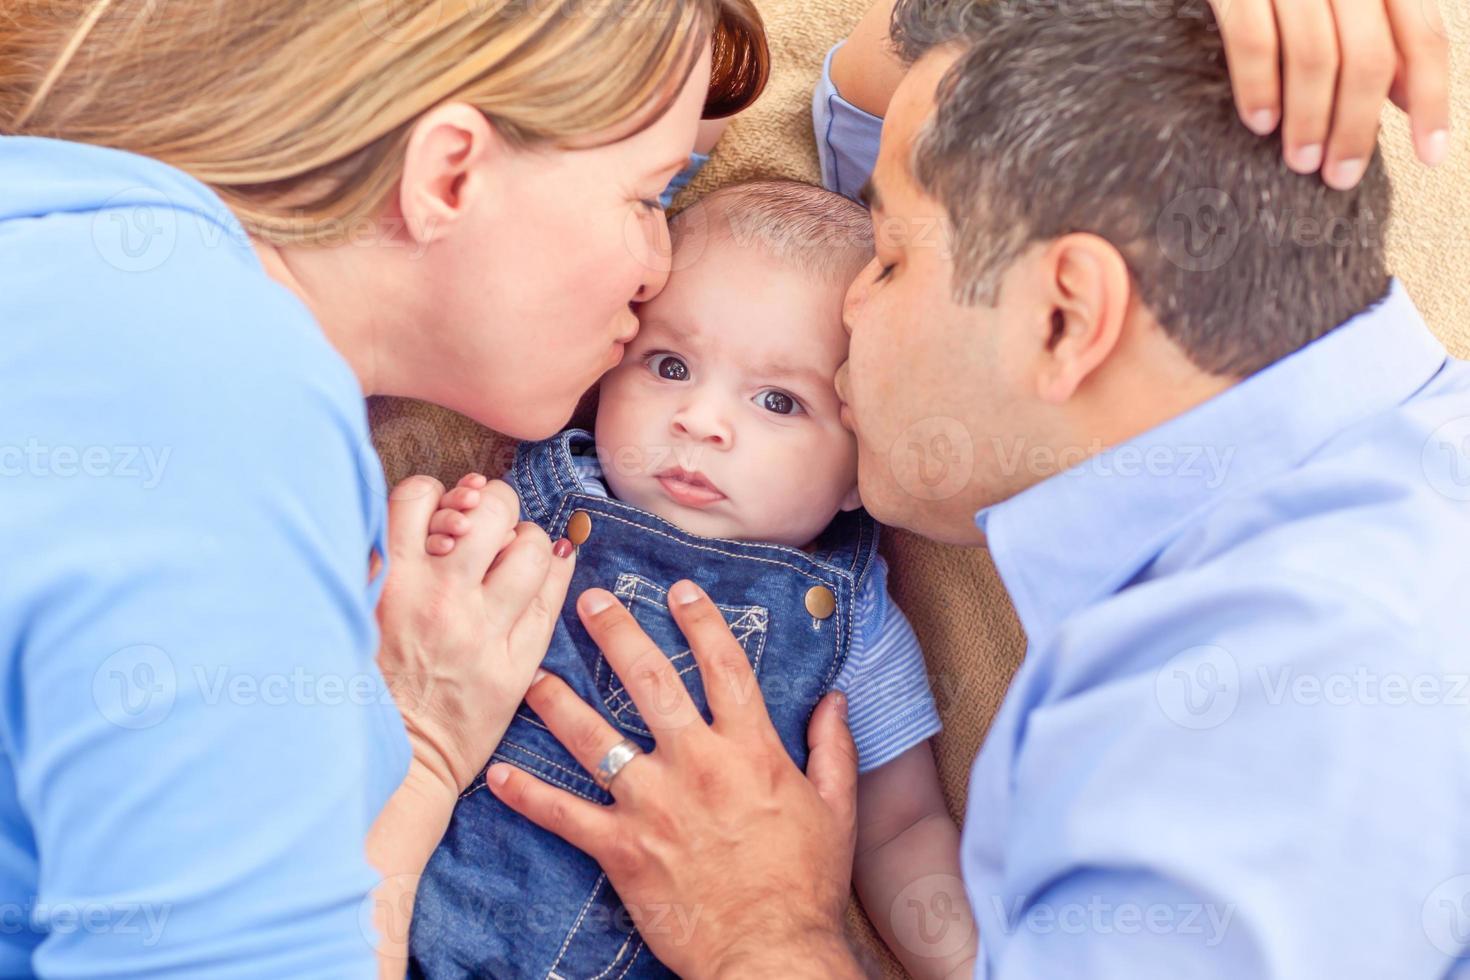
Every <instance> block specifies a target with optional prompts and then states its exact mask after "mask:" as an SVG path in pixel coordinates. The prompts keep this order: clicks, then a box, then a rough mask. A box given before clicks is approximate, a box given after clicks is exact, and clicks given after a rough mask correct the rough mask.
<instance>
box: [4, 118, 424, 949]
mask: <svg viewBox="0 0 1470 980" xmlns="http://www.w3.org/2000/svg"><path fill="white" fill-rule="evenodd" d="M385 500H386V496H385V490H384V482H383V475H382V470H381V467H380V465H379V463H378V461H377V458H376V456H375V455H374V453H373V449H372V445H371V442H370V441H369V436H368V427H367V421H366V416H365V411H364V406H363V396H362V392H361V390H360V388H359V387H358V384H357V381H356V379H355V378H354V377H353V375H352V373H351V371H350V370H349V368H348V367H347V365H346V363H345V362H344V361H343V360H342V359H341V357H340V356H339V355H338V354H337V353H336V351H335V350H333V348H332V347H331V346H330V344H329V343H328V342H327V341H326V339H325V338H324V336H323V335H322V333H321V330H320V329H319V327H318V326H317V324H316V323H315V322H314V321H313V319H312V318H311V316H310V315H309V314H308V312H307V310H306V309H305V308H304V307H303V306H302V304H301V303H299V302H298V301H297V300H296V298H295V297H294V296H293V295H292V294H291V293H290V292H289V291H288V290H286V289H285V288H283V287H281V286H279V285H277V284H276V283H274V282H273V281H272V280H270V279H269V278H268V277H267V275H266V274H265V272H264V270H263V268H262V267H261V265H260V263H259V261H258V260H257V258H256V255H255V253H254V252H253V250H252V249H251V247H250V244H249V241H248V239H247V237H246V236H245V234H244V231H243V230H242V228H241V227H240V225H239V224H238V222H237V221H236V220H235V218H234V217H233V216H232V215H231V214H230V212H229V211H228V210H227V209H226V208H225V207H224V205H223V204H222V203H221V201H220V200H219V199H218V197H217V196H215V195H214V194H213V193H212V192H210V191H209V190H208V189H207V188H206V187H204V186H203V185H202V184H200V183H198V182H197V181H195V180H193V179H192V178H189V177H187V176H186V175H184V174H182V173H180V172H179V171H177V170H174V169H172V168H170V167H167V166H164V165H162V164H160V163H158V162H156V161H153V160H149V159H145V158H142V157H138V156H133V155H130V154H125V153H121V152H117V151H113V150H107V149H101V148H97V147H91V146H84V145H80V144H72V143H64V142H58V141H52V140H44V139H35V138H23V137H0V583H3V587H0V751H3V755H0V974H3V975H6V976H13V975H17V974H27V973H31V972H37V973H42V974H47V975H66V976H77V977H84V976H94V975H100V974H103V973H106V974H108V975H116V974H131V975H147V976H180V977H184V976H187V977H201V976H209V977H226V976H229V977H233V976H242V977H243V976H252V977H258V976H265V975H271V976H290V977H306V976H333V977H340V976H350V975H361V976H369V975H373V973H374V965H373V938H374V937H373V933H372V930H371V921H372V909H371V907H370V906H371V899H370V898H369V893H370V890H371V889H372V888H373V887H374V885H375V883H376V875H375V874H374V872H373V871H372V869H371V868H370V867H369V865H368V862H367V860H366V857H365V853H364V838H365V834H366V832H367V830H368V827H369V826H370V824H371V822H372V821H373V819H374V818H375V816H376V815H377V813H378V811H379V810H380V809H381V807H382V805H383V803H384V802H385V800H386V799H387V798H388V796H389V795H390V794H391V793H392V791H393V789H394V788H395V787H396V786H397V784H398V782H399V781H400V780H401V779H402V777H403V774H404V772H405V770H406V766H407V762H408V746H407V740H406V739H405V737H404V733H403V728H402V722H401V720H400V719H399V717H398V714H397V711H396V709H395V708H394V706H393V703H392V700H391V698H390V697H389V696H388V693H387V691H386V688H385V685H384V684H383V680H382V676H381V674H380V673H379V672H378V669H377V667H376V665H375V663H374V653H375V652H376V647H377V639H378V637H377V631H376V626H375V622H374V619H373V607H374V604H375V601H376V597H377V591H378V585H379V583H380V582H381V573H380V576H379V580H378V582H374V583H372V584H371V585H370V583H369V581H368V568H369V564H368V562H369V554H370V552H371V551H372V550H373V549H374V548H375V547H380V546H381V542H382V536H383V532H384V526H385V509H386V503H385Z"/></svg>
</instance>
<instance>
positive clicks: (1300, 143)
mask: <svg viewBox="0 0 1470 980" xmlns="http://www.w3.org/2000/svg"><path fill="white" fill-rule="evenodd" d="M1210 5H1211V6H1212V7H1213V8H1214V9H1215V18H1216V20H1217V21H1218V22H1219V24H1220V32H1221V35H1222V36H1223V38H1224V41H1225V57H1226V59H1227V60H1228V61H1229V63H1230V79H1231V83H1232V85H1233V87H1234V89H1235V102H1236V107H1237V108H1238V110H1239V111H1240V116H1241V118H1242V119H1243V120H1245V124H1246V125H1247V126H1249V127H1250V128H1251V129H1252V130H1254V131H1255V132H1257V133H1260V134H1262V135H1265V134H1266V133H1270V132H1273V131H1275V129H1276V127H1277V126H1278V125H1280V126H1282V133H1281V138H1282V146H1283V148H1284V150H1285V153H1286V163H1287V166H1289V167H1291V168H1292V169H1293V170H1295V171H1297V172H1298V173H1313V172H1315V171H1317V170H1318V169H1319V168H1320V169H1321V171H1322V179H1323V180H1325V181H1326V182H1327V184H1328V185H1329V186H1330V187H1334V188H1337V189H1339V190H1345V189H1347V188H1350V187H1353V186H1354V185H1356V184H1357V183H1358V181H1359V180H1360V179H1361V178H1362V176H1363V170H1364V168H1365V167H1367V165H1368V160H1369V158H1370V157H1371V156H1372V155H1373V149H1374V140H1375V139H1376V138H1377V135H1378V118H1379V114H1380V113H1381V112H1382V110H1383V103H1384V100H1385V99H1388V98H1392V99H1393V101H1394V103H1395V104H1396V105H1398V106H1399V107H1400V108H1401V109H1403V110H1404V111H1405V112H1407V113H1408V114H1409V121H1410V124H1411V125H1412V127H1413V133H1414V148H1415V151H1416V152H1417V153H1418V155H1419V159H1420V160H1422V161H1424V162H1425V163H1427V164H1429V165H1431V166H1437V165H1438V164H1440V163H1441V162H1443V160H1444V158H1445V156H1446V154H1447V153H1448V152H1449V132H1450V100H1449V41H1448V39H1447V37H1446V32H1445V27H1444V22H1443V20H1442V19H1441V17H1440V13H1439V8H1438V6H1437V4H1436V2H1435V0H1210ZM1283 99H1284V101H1285V106H1284V117H1285V118H1284V121H1283V105H1282V103H1283Z"/></svg>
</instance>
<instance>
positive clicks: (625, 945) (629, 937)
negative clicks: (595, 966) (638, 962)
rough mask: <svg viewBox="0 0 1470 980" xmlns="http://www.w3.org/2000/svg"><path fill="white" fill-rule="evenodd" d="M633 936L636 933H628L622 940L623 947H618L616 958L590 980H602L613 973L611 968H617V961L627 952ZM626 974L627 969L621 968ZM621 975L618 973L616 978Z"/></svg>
mask: <svg viewBox="0 0 1470 980" xmlns="http://www.w3.org/2000/svg"><path fill="white" fill-rule="evenodd" d="M635 935H636V933H632V932H630V933H628V935H627V936H626V937H625V938H624V939H623V945H621V946H619V947H618V953H617V955H616V956H614V957H613V958H612V962H611V963H609V964H608V965H607V967H606V968H605V969H604V970H603V971H602V972H601V973H599V974H597V975H596V976H594V977H593V978H592V980H602V978H603V977H605V976H607V975H608V974H609V973H611V972H612V971H613V967H615V966H617V965H618V960H620V959H622V958H623V953H624V952H626V951H627V949H628V944H629V943H631V942H632V941H633V937H634V936H635ZM627 972H628V968H627V967H626V966H624V967H623V973H627ZM623 973H619V974H618V976H622V975H623Z"/></svg>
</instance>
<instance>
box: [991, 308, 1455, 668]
mask: <svg viewBox="0 0 1470 980" xmlns="http://www.w3.org/2000/svg"><path fill="white" fill-rule="evenodd" d="M1445 358H1446V354H1445V349H1444V347H1443V346H1442V345H1441V344H1440V343H1439V341H1438V340H1436V339H1435V337H1434V335H1433V334H1431V333H1430V332H1429V328H1428V327H1427V326H1426V325H1425V323H1424V320H1423V318H1422V317H1420V315H1419V312H1418V310H1416V309H1415V308H1414V304H1413V301H1412V300H1411V299H1410V298H1409V295H1408V293H1407V292H1406V291H1405V290H1404V288H1403V286H1402V285H1401V284H1400V283H1399V282H1398V281H1397V280H1393V281H1392V282H1391V283H1390V287H1389V290H1388V293H1387V294H1386V295H1385V296H1384V298H1383V299H1382V300H1380V301H1379V302H1378V303H1376V304H1375V305H1374V306H1372V307H1370V308H1369V309H1368V310H1365V311H1364V312H1362V313H1360V314H1358V315H1357V316H1355V317H1353V318H1352V319H1350V320H1348V321H1347V322H1345V323H1343V324H1342V325H1341V326H1339V327H1337V328H1336V329H1335V330H1332V331H1331V332H1330V333H1328V334H1326V335H1325V336H1323V337H1322V338H1320V339H1318V340H1316V341H1315V342H1313V343H1311V344H1309V345H1307V346H1306V347H1304V348H1302V349H1301V350H1299V351H1297V352H1296V353H1294V354H1291V355H1290V356H1288V357H1285V358H1282V359H1281V360H1280V361H1278V362H1276V363H1275V364H1273V365H1271V366H1270V367H1267V368H1265V369H1264V370H1262V371H1260V372H1258V373H1256V374H1254V375H1252V376H1250V377H1249V378H1246V379H1245V380H1244V381H1241V382H1240V383H1239V384H1236V385H1234V386H1232V387H1230V388H1229V389H1227V390H1226V391H1224V392H1222V393H1221V394H1220V395H1218V396H1216V397H1214V398H1212V399H1210V400H1209V401H1207V402H1205V403H1203V404H1201V405H1199V406H1197V407H1195V408H1193V409H1191V410H1189V411H1188V412H1185V413H1184V414H1182V415H1180V416H1178V417H1176V418H1173V419H1170V420H1169V421H1167V422H1165V423H1164V424H1162V425H1160V426H1157V427H1156V428H1153V429H1150V430H1149V431H1147V432H1144V433H1143V434H1141V435H1139V436H1137V437H1135V438H1133V439H1130V440H1128V441H1127V442H1124V443H1122V444H1120V445H1118V446H1114V447H1112V448H1110V449H1107V450H1105V451H1103V452H1100V453H1098V454H1096V455H1094V456H1092V457H1091V458H1089V459H1087V460H1085V461H1083V462H1081V463H1079V464H1078V465H1076V466H1073V467H1071V468H1070V469H1068V470H1065V471H1063V472H1061V473H1059V474H1057V475H1056V476H1052V477H1050V478H1048V479H1046V480H1044V481H1042V482H1041V483H1038V484H1037V485H1035V486H1033V487H1030V488H1028V489H1026V490H1024V491H1022V492H1021V493H1019V494H1017V495H1015V496H1014V497H1011V498H1010V499H1008V500H1005V501H1002V502H1001V503H999V504H996V505H995V506H993V507H988V508H985V509H984V510H981V511H980V512H979V513H977V514H976V515H975V523H976V525H977V526H978V527H979V528H980V529H981V530H982V531H983V532H985V535H986V538H987V540H988V542H989V545H990V550H991V554H992V556H993V557H994V559H995V563H996V567H997V569H998V570H999V571H1000V574H1001V578H1002V579H1003V580H1004V582H1005V584H1006V588H1007V589H1008V591H1009V592H1010V595H1011V599H1012V601H1013V602H1014V603H1015V606H1016V612H1017V614H1018V615H1019V616H1020V619H1021V624H1022V626H1023V627H1024V628H1025V630H1026V633H1027V636H1028V637H1029V638H1030V639H1031V642H1032V643H1033V644H1035V643H1038V642H1041V640H1042V638H1043V637H1045V636H1047V635H1049V634H1050V633H1051V632H1052V630H1054V629H1055V628H1056V627H1057V626H1058V625H1059V624H1060V623H1061V622H1062V621H1063V620H1064V619H1066V618H1067V617H1068V616H1069V615H1071V614H1072V613H1073V612H1075V611H1076V610H1078V609H1079V608H1081V607H1083V606H1085V605H1087V604H1089V603H1091V602H1093V601H1096V600H1097V599H1099V598H1101V597H1103V596H1105V595H1109V594H1111V593H1113V592H1116V591H1117V590H1118V589H1120V588H1122V587H1123V586H1124V585H1125V584H1126V583H1127V582H1128V581H1129V580H1130V579H1131V578H1133V576H1135V575H1136V574H1137V573H1138V571H1139V570H1140V569H1142V568H1143V567H1144V566H1145V565H1146V564H1147V563H1148V562H1149V561H1151V560H1152V559H1153V558H1154V557H1155V556H1156V555H1158V554H1159V552H1160V551H1161V550H1163V548H1164V547H1165V545H1167V543H1168V542H1169V541H1170V540H1171V539H1173V538H1174V537H1176V536H1177V535H1178V534H1179V533H1180V531H1181V529H1182V528H1183V527H1184V526H1185V525H1186V524H1187V523H1188V522H1189V521H1190V520H1191V519H1192V518H1193V517H1194V515H1195V514H1197V513H1198V512H1199V511H1200V510H1202V509H1204V508H1206V507H1208V506H1210V505H1211V504H1212V503H1213V502H1215V501H1218V500H1220V499H1223V498H1224V497H1225V496H1226V495H1228V494H1230V493H1232V492H1234V491H1235V490H1237V489H1238V488H1241V487H1245V486H1250V485H1252V484H1257V483H1259V482H1261V481H1263V480H1266V479H1269V478H1270V477H1272V476H1274V475H1276V474H1278V473H1281V472H1283V471H1285V470H1287V469H1290V468H1291V467H1293V466H1295V465H1297V464H1298V463H1299V462H1300V461H1301V460H1302V459H1304V458H1305V457H1306V456H1307V455H1309V454H1310V453H1312V452H1313V451H1315V450H1316V449H1318V448H1319V447H1321V446H1322V445H1323V444H1324V443H1326V442H1327V441H1328V440H1329V439H1331V438H1332V437H1333V436H1334V435H1336V434H1337V433H1339V432H1342V431H1343V430H1345V429H1347V428H1349V427H1350V426H1352V425H1354V424H1355V423H1357V422H1359V421H1361V420H1363V419H1365V418H1368V417H1370V416H1372V415H1375V414H1378V413H1380V412H1382V411H1384V410H1385V409H1387V408H1390V407H1391V406H1394V405H1397V404H1400V403H1401V402H1403V401H1404V400H1405V399H1407V398H1408V397H1409V396H1410V395H1412V394H1413V393H1414V392H1415V391H1416V390H1418V389H1419V388H1420V387H1422V386H1423V385H1424V384H1425V382H1427V381H1428V380H1429V379H1430V378H1432V377H1433V376H1434V374H1435V373H1436V372H1437V371H1439V369H1440V368H1441V367H1442V366H1443V365H1444V362H1445Z"/></svg>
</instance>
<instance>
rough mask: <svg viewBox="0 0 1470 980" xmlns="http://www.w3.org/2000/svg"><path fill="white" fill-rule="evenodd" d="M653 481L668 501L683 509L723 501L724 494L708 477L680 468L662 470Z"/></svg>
mask: <svg viewBox="0 0 1470 980" xmlns="http://www.w3.org/2000/svg"><path fill="white" fill-rule="evenodd" d="M654 479H656V480H657V481H658V483H659V486H661V487H663V490H664V493H666V494H668V496H669V499H671V500H673V501H674V503H676V504H683V505H684V506H685V507H708V506H710V505H711V504H714V503H718V502H719V501H721V500H724V499H725V494H724V493H723V492H722V491H721V490H720V488H719V487H717V486H715V484H714V481H712V480H710V479H709V477H707V476H705V475H704V474H702V473H695V472H691V471H690V470H686V469H684V468H682V467H677V466H676V467H674V468H673V469H668V470H664V471H663V472H662V473H659V474H657V475H656V476H655V477H654Z"/></svg>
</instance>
